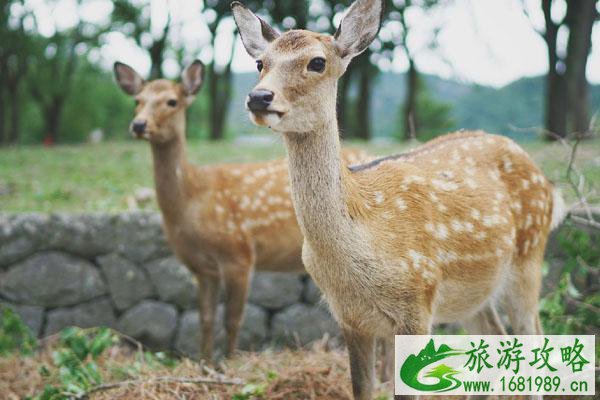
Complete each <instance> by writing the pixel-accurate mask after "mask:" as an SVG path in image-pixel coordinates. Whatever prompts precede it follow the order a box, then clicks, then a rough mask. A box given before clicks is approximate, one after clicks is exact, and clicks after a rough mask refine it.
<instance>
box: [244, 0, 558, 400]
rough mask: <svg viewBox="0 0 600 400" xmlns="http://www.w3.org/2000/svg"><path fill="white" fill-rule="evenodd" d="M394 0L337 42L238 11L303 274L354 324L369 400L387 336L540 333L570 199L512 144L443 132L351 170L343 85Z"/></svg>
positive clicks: (253, 111)
mask: <svg viewBox="0 0 600 400" xmlns="http://www.w3.org/2000/svg"><path fill="white" fill-rule="evenodd" d="M382 8H383V1H382V0H358V1H356V2H354V3H353V4H352V6H351V7H350V9H349V10H348V12H347V14H346V15H345V17H344V18H343V19H342V21H341V23H340V27H339V28H338V30H337V32H336V33H335V35H334V36H329V35H325V34H319V33H314V32H310V31H305V30H291V31H288V32H286V33H283V34H280V33H278V32H277V31H276V30H275V29H273V28H272V27H270V26H269V25H268V24H267V23H266V22H265V21H263V20H262V19H260V18H259V17H257V16H256V15H254V14H253V13H252V12H251V11H249V10H248V9H247V8H246V7H244V6H243V5H242V4H240V3H237V2H234V3H232V9H233V15H234V18H235V21H236V23H237V26H238V28H239V30H240V33H241V37H242V41H243V43H244V45H245V47H246V50H247V51H248V53H249V54H250V55H251V56H252V57H254V58H256V59H257V66H258V70H259V71H260V78H259V82H258V84H257V85H256V87H255V88H254V89H253V91H252V92H251V93H250V94H249V96H248V101H247V108H248V110H249V111H250V118H251V119H252V120H253V121H254V122H255V123H256V124H257V125H261V126H269V127H270V128H271V129H272V130H274V131H276V132H280V133H281V134H282V135H283V138H284V141H285V145H286V147H287V151H288V155H289V170H290V177H291V188H292V200H293V203H294V208H295V210H296V215H297V218H298V222H299V225H300V228H301V231H302V234H303V236H304V247H303V252H302V258H303V261H304V265H305V267H306V269H307V271H308V272H309V273H310V275H311V276H312V277H313V279H314V280H315V282H316V283H317V285H318V286H319V287H320V288H321V290H322V292H323V294H324V297H325V298H326V300H327V302H328V304H329V306H330V308H331V310H332V311H333V313H334V315H335V316H336V318H337V320H338V322H339V323H340V325H341V326H342V329H343V332H344V335H345V338H346V343H347V346H348V351H349V356H350V370H351V375H352V387H353V392H354V397H355V398H356V399H370V398H371V396H372V385H373V383H372V382H373V364H374V338H376V337H384V338H388V339H389V338H392V337H393V335H395V334H402V335H416V334H428V333H429V332H430V330H431V326H432V324H434V323H442V322H455V321H463V322H465V324H466V325H467V327H468V328H469V330H470V331H471V332H474V333H475V332H477V333H482V334H483V333H487V334H499V333H501V332H503V328H502V326H501V325H500V323H499V322H498V318H497V314H496V311H495V305H496V303H497V302H499V301H501V300H502V301H503V303H504V305H505V306H506V309H507V311H508V314H509V317H510V321H511V324H512V327H513V329H514V331H515V332H516V333H518V334H535V333H541V327H540V323H539V319H538V293H539V289H540V279H541V263H542V258H543V254H544V248H545V245H546V240H547V236H548V233H549V231H550V229H551V227H552V226H554V225H555V224H557V223H558V222H559V221H560V219H561V209H560V205H561V204H562V203H560V202H557V200H558V199H559V197H553V194H554V193H555V192H554V191H553V188H552V186H551V184H550V183H549V182H548V181H547V180H546V178H545V177H544V176H543V175H542V174H541V173H540V170H539V169H538V168H537V167H536V166H535V165H534V163H533V162H532V161H531V159H530V158H529V157H528V156H527V154H526V153H525V152H524V151H523V150H521V148H519V146H517V145H516V144H515V143H514V142H512V141H511V140H509V139H507V138H504V137H501V136H494V135H489V134H486V133H483V132H461V133H454V134H450V135H447V136H443V137H441V138H438V139H436V140H433V141H431V142H429V143H427V144H425V145H423V146H422V147H420V148H418V149H416V150H414V151H411V152H409V153H407V154H403V155H398V156H392V157H386V158H382V159H379V160H376V161H372V162H370V163H368V164H365V165H362V166H359V167H354V168H350V169H348V168H346V167H345V166H344V165H343V164H342V163H341V162H340V142H339V139H338V128H337V120H336V112H335V109H336V89H337V80H338V78H339V77H340V76H341V75H342V74H343V73H344V71H345V69H346V67H347V66H348V63H349V62H350V60H351V59H352V58H353V57H355V56H356V55H358V54H360V53H361V52H362V51H363V50H365V48H366V47H367V46H368V45H369V44H370V43H371V41H372V40H373V39H374V38H375V36H376V35H377V32H378V30H379V26H380V22H381V12H382Z"/></svg>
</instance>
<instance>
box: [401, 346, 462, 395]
mask: <svg viewBox="0 0 600 400" xmlns="http://www.w3.org/2000/svg"><path fill="white" fill-rule="evenodd" d="M462 354H465V352H464V351H462V350H455V349H452V348H450V347H449V346H448V345H445V344H442V345H440V347H439V348H438V349H437V350H436V349H435V343H434V342H433V339H431V340H429V342H428V343H427V345H426V346H425V348H424V349H423V350H421V351H420V352H419V354H417V355H414V354H411V355H410V356H408V357H407V358H406V360H405V361H404V363H403V364H402V367H400V379H402V381H403V382H404V383H406V384H407V385H408V386H410V387H411V388H413V389H417V390H421V391H425V392H446V391H449V390H453V389H456V388H457V387H459V386H460V385H461V384H462V383H461V381H460V380H458V379H456V378H455V377H454V375H457V374H459V373H460V372H459V371H456V370H455V369H453V368H452V367H449V366H447V365H445V364H440V365H438V366H436V367H435V368H432V369H431V370H429V371H427V372H426V373H425V377H426V378H437V380H438V381H437V382H436V383H434V384H426V383H422V382H420V381H419V373H420V372H421V370H423V369H424V368H426V367H427V366H429V365H431V364H434V363H436V362H438V361H440V360H443V359H445V358H448V357H452V356H458V355H462Z"/></svg>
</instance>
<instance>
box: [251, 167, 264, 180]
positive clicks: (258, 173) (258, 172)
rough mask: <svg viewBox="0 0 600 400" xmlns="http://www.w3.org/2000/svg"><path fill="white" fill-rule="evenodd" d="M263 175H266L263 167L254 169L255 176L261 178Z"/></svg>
mask: <svg viewBox="0 0 600 400" xmlns="http://www.w3.org/2000/svg"><path fill="white" fill-rule="evenodd" d="M265 175H267V170H266V169H264V168H261V169H257V170H256V171H254V176H255V177H257V178H261V177H263V176H265Z"/></svg>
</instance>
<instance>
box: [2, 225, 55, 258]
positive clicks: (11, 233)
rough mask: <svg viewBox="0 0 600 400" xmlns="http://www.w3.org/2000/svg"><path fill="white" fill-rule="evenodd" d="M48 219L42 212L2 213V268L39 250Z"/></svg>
mask: <svg viewBox="0 0 600 400" xmlns="http://www.w3.org/2000/svg"><path fill="white" fill-rule="evenodd" d="M48 220H49V217H48V216H47V215H42V214H21V213H19V214H0V249H2V251H0V268H2V267H5V266H7V265H8V264H10V263H12V262H15V261H18V260H20V259H22V258H24V257H26V256H27V255H29V254H31V253H33V252H34V251H36V250H38V248H39V246H40V237H39V233H40V232H41V231H43V227H44V225H45V224H47V222H48Z"/></svg>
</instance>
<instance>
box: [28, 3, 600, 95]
mask: <svg viewBox="0 0 600 400" xmlns="http://www.w3.org/2000/svg"><path fill="white" fill-rule="evenodd" d="M317 1H318V0H317ZM525 1H526V3H527V9H528V10H529V14H530V17H531V19H529V18H528V17H527V16H525V14H524V13H523V11H522V6H521V3H522V2H521V0H455V1H454V3H453V5H451V6H447V7H445V8H444V9H443V10H441V11H438V12H435V13H433V14H429V15H423V14H422V13H418V12H415V13H411V14H409V15H408V16H407V17H408V22H409V24H410V25H411V27H412V28H413V29H412V30H411V36H410V42H409V44H410V46H411V48H412V49H413V51H414V52H416V53H417V56H416V59H417V65H418V68H419V69H420V70H421V71H422V72H426V73H430V74H435V75H439V76H441V77H444V78H451V79H456V80H460V81H465V82H472V83H478V84H483V85H491V86H503V85H505V84H507V83H510V82H512V81H514V80H516V79H519V78H521V77H524V76H532V75H541V74H544V73H545V72H546V70H547V60H546V46H545V43H544V41H543V40H542V38H541V37H540V36H539V35H538V34H537V33H536V32H534V30H533V29H532V24H533V25H534V26H536V27H538V28H541V27H543V16H542V13H541V9H540V7H539V3H540V1H539V0H525ZM28 3H29V4H30V5H31V6H33V8H34V9H35V11H36V16H37V20H38V24H39V29H40V31H41V32H42V33H43V34H51V33H52V31H53V29H55V27H58V29H61V28H64V27H68V26H70V25H72V24H74V22H75V21H76V20H77V12H76V11H75V1H74V0H60V1H58V3H57V4H58V5H57V6H56V7H51V6H49V5H48V2H45V1H43V0H29V1H28ZM167 7H169V8H170V9H171V13H172V16H173V22H174V29H173V31H172V33H173V37H172V39H173V40H174V41H176V42H177V43H180V44H183V46H184V47H185V49H186V53H187V54H186V58H188V61H191V60H192V59H193V58H200V59H201V60H203V61H205V62H207V61H209V60H210V59H211V58H212V53H211V51H210V49H209V48H208V46H206V44H207V43H208V41H209V37H210V36H209V33H208V30H207V29H206V25H205V21H206V18H211V17H212V16H211V13H210V12H206V11H205V12H204V14H202V13H201V10H202V0H152V5H151V7H150V8H149V9H148V11H147V12H149V13H150V14H151V18H152V31H153V32H158V31H160V30H161V29H162V26H164V23H165V21H166V12H165V10H166V9H167ZM111 9H112V5H111V2H109V1H106V0H87V1H86V2H85V6H84V7H83V8H82V9H81V10H80V12H79V15H81V16H82V17H83V18H84V19H86V20H89V21H91V22H102V21H103V20H105V19H106V18H107V17H108V14H109V13H110V11H111ZM553 13H554V14H555V15H556V16H557V17H559V16H560V15H561V14H563V13H564V5H563V4H561V3H560V2H558V5H557V6H556V7H555V9H554V10H553ZM434 26H438V27H441V31H440V34H439V36H438V41H439V47H438V48H437V49H436V50H435V51H431V50H429V49H427V48H426V47H425V46H424V44H425V43H427V42H428V40H429V37H430V35H431V33H430V32H431V28H432V27H434ZM394 28H395V27H394V26H393V25H392V26H388V27H387V28H384V29H382V32H381V33H380V34H382V35H386V34H392V33H393V32H394ZM232 30H233V21H231V20H229V21H227V23H225V24H224V26H223V27H222V30H221V34H218V38H217V43H218V46H217V55H216V56H217V59H218V60H223V59H224V58H225V57H227V56H228V54H229V53H230V51H231V45H232V43H231V39H230V32H231V31H232ZM562 42H563V45H564V38H563V40H562ZM592 43H593V45H596V46H593V49H592V53H591V55H590V59H589V62H588V70H587V75H588V79H589V80H590V81H591V82H593V83H600V30H599V29H598V27H596V28H595V29H594V33H593V38H592ZM235 46H236V48H235V56H234V62H233V69H234V71H236V72H241V71H243V72H247V71H255V63H254V60H252V59H251V58H250V57H249V56H248V55H247V54H246V52H245V50H244V49H243V46H242V45H241V42H239V39H238V43H236V44H235ZM91 58H92V60H94V61H98V62H100V63H101V64H102V65H103V66H105V67H106V68H110V67H111V66H112V63H113V62H114V61H117V60H119V61H122V62H125V63H127V64H130V65H131V66H133V67H134V68H136V69H137V70H138V71H139V72H140V73H141V74H143V75H144V74H147V73H148V72H149V70H150V59H149V57H148V55H147V54H146V53H145V52H144V51H143V50H141V49H140V48H138V47H137V46H135V44H134V42H133V40H131V39H128V38H127V37H126V36H125V35H123V34H121V33H112V34H110V35H109V36H108V37H107V40H106V43H105V44H104V45H103V46H102V48H101V49H100V50H99V51H96V52H94V53H92V54H91ZM381 67H382V69H384V70H392V71H396V72H403V71H404V70H405V69H406V60H405V59H404V57H403V56H402V55H401V52H399V51H397V52H396V54H395V56H394V60H393V62H392V63H382V64H381ZM164 69H165V73H166V74H167V75H170V76H176V75H177V74H178V73H179V66H178V65H177V64H176V62H175V61H173V60H167V61H166V62H165V65H164Z"/></svg>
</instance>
